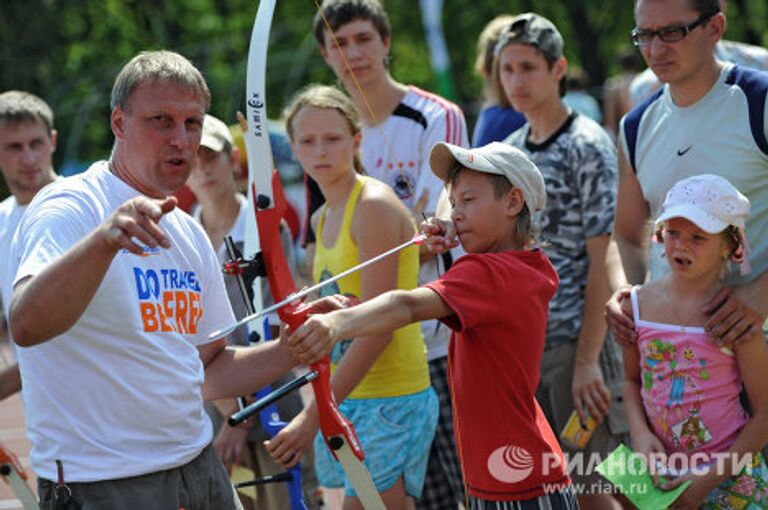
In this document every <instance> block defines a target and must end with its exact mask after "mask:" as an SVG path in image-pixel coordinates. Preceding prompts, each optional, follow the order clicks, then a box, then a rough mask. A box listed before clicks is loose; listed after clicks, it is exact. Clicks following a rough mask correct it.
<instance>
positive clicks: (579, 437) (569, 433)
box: [560, 411, 597, 449]
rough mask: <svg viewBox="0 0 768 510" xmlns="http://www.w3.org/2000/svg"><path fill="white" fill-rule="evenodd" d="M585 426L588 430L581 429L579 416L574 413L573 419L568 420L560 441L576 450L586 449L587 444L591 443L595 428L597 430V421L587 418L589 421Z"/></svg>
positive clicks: (572, 414)
mask: <svg viewBox="0 0 768 510" xmlns="http://www.w3.org/2000/svg"><path fill="white" fill-rule="evenodd" d="M584 425H586V427H587V428H586V429H583V428H582V427H581V420H579V414H578V413H577V412H576V411H574V412H573V413H571V417H570V418H568V423H566V424H565V427H563V431H562V432H561V433H560V439H562V440H563V442H565V443H568V444H569V445H571V446H572V447H574V448H579V449H584V448H585V447H586V446H587V443H589V439H590V438H591V437H592V433H593V432H594V431H595V428H597V420H595V419H594V418H592V417H591V416H587V421H586V422H585V423H584Z"/></svg>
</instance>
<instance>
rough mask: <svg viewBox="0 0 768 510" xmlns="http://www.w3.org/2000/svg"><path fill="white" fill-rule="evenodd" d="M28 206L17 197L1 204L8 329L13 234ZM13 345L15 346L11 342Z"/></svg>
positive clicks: (2, 298)
mask: <svg viewBox="0 0 768 510" xmlns="http://www.w3.org/2000/svg"><path fill="white" fill-rule="evenodd" d="M26 208H27V206H26V205H19V203H18V202H17V201H16V197H14V196H13V195H11V196H9V197H8V198H6V199H5V200H3V201H2V202H0V291H2V294H0V306H2V313H3V320H4V321H5V324H6V327H7V325H8V308H9V307H10V305H11V300H10V293H8V296H9V297H8V298H6V293H7V292H8V291H6V286H8V287H9V288H10V285H11V282H10V281H7V280H9V278H8V263H9V262H8V260H9V258H10V253H11V240H12V239H13V234H14V233H15V232H16V226H17V225H18V224H19V220H21V215H22V214H24V210H25V209H26ZM7 337H8V338H10V337H11V332H10V330H8V331H7ZM11 345H12V346H14V345H15V344H14V343H13V342H11ZM11 352H12V353H13V354H14V355H15V352H16V349H15V348H13V349H11Z"/></svg>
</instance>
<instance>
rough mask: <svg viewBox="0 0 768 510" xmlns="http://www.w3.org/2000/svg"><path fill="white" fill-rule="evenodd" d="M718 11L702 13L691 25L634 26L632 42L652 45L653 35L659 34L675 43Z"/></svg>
mask: <svg viewBox="0 0 768 510" xmlns="http://www.w3.org/2000/svg"><path fill="white" fill-rule="evenodd" d="M718 12H719V11H715V12H712V13H709V14H702V15H701V16H699V18H698V19H697V20H696V21H694V22H693V23H691V24H689V25H679V26H670V27H662V28H660V29H658V30H646V29H642V28H634V29H633V30H632V32H630V33H629V36H630V38H631V39H632V44H634V45H635V46H650V45H651V42H653V37H654V36H656V35H658V36H659V39H661V40H662V41H663V42H665V43H675V42H678V41H682V40H683V39H685V37H686V36H687V35H688V34H689V33H690V32H691V31H692V30H694V29H695V28H696V27H698V26H700V25H703V24H704V23H706V22H707V21H709V19H710V18H711V17H712V16H714V15H715V14H717V13H718Z"/></svg>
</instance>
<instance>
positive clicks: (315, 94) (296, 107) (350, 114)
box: [283, 85, 365, 174]
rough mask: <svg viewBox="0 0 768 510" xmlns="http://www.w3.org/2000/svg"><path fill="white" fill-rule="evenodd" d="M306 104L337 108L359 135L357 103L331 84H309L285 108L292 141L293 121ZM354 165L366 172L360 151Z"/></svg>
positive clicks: (353, 130)
mask: <svg viewBox="0 0 768 510" xmlns="http://www.w3.org/2000/svg"><path fill="white" fill-rule="evenodd" d="M305 106H314V107H315V108H323V109H328V110H336V111H337V112H339V113H340V114H341V116H342V117H344V119H346V121H347V125H348V127H349V132H350V133H351V134H352V136H357V134H358V133H360V131H361V130H362V123H361V122H360V115H359V114H358V113H357V110H356V109H355V105H354V103H352V100H351V99H350V98H349V96H347V95H346V94H345V93H344V92H342V91H341V90H339V89H337V88H336V87H331V86H329V85H309V86H307V87H305V88H304V89H302V90H300V91H299V92H298V93H297V94H296V95H295V96H293V98H291V100H290V102H289V103H288V106H286V107H285V110H283V119H284V121H285V131H286V132H287V133H288V138H290V139H291V142H293V141H294V130H293V121H294V119H295V118H296V115H298V113H299V111H301V109H302V108H304V107H305ZM353 165H354V168H355V171H356V172H357V173H359V174H365V169H364V168H363V164H362V162H361V161H360V152H359V151H355V156H354V161H353Z"/></svg>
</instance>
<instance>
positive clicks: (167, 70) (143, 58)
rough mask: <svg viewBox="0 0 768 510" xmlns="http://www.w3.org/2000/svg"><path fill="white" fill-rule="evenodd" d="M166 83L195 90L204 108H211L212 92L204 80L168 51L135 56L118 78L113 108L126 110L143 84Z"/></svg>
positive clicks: (180, 58)
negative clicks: (159, 81)
mask: <svg viewBox="0 0 768 510" xmlns="http://www.w3.org/2000/svg"><path fill="white" fill-rule="evenodd" d="M155 80H167V81H170V82H171V83H174V84H176V85H180V86H183V87H187V88H188V89H189V90H191V91H193V92H194V93H195V94H196V95H197V96H198V97H199V98H200V100H201V101H202V102H203V104H204V105H205V110H206V111H207V110H208V108H209V107H210V105H211V91H210V90H209V89H208V85H207V84H206V83H205V78H203V75H202V74H201V73H200V71H199V70H198V69H197V68H196V67H195V66H194V65H192V62H190V61H189V60H187V59H186V58H185V57H184V56H182V55H180V54H178V53H176V52H173V51H167V50H160V51H142V52H141V53H139V54H138V55H136V56H135V57H133V58H132V59H131V60H130V61H129V62H128V63H127V64H125V66H123V68H122V69H121V70H120V73H119V74H118V75H117V78H115V84H114V85H113V86H112V97H111V100H110V106H111V108H112V109H113V110H114V109H115V108H120V109H122V110H127V109H128V107H129V104H128V102H129V100H130V98H131V94H133V91H134V90H136V87H138V86H139V85H141V84H142V83H144V82H150V81H155Z"/></svg>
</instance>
